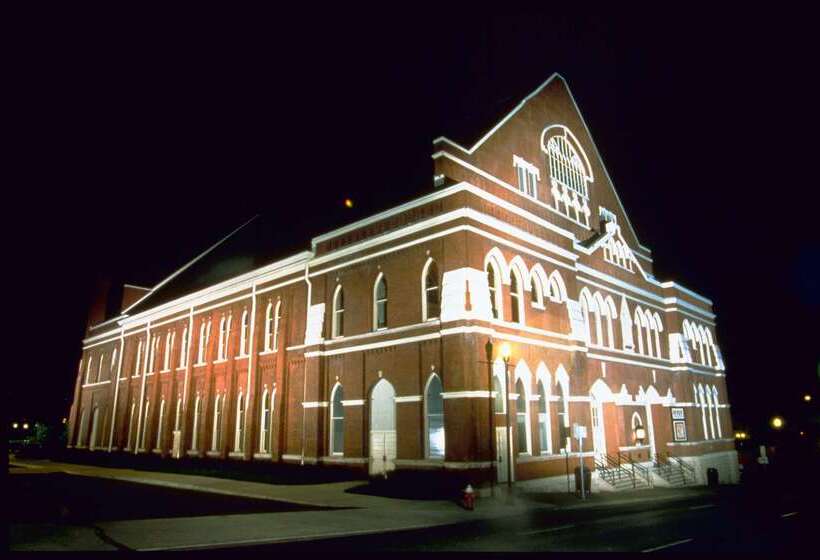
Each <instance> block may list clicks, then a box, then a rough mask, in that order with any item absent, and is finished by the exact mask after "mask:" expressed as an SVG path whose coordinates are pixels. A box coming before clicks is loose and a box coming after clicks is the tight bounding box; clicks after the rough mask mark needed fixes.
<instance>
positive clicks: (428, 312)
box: [421, 259, 441, 321]
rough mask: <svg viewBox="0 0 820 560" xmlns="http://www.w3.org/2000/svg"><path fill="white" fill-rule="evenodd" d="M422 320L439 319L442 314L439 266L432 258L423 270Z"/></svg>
mask: <svg viewBox="0 0 820 560" xmlns="http://www.w3.org/2000/svg"><path fill="white" fill-rule="evenodd" d="M422 286H423V290H422V300H421V311H422V320H423V321H428V320H430V319H438V317H439V315H441V299H440V298H441V290H439V280H438V267H437V266H436V262H435V261H434V260H432V259H430V260H428V261H427V265H426V266H425V267H424V269H423V270H422Z"/></svg>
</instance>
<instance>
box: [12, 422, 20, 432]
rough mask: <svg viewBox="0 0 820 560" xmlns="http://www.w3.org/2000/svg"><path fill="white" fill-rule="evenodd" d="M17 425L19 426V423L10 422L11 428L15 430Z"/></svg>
mask: <svg viewBox="0 0 820 560" xmlns="http://www.w3.org/2000/svg"><path fill="white" fill-rule="evenodd" d="M19 426H20V424H18V423H17V422H13V423H12V425H11V427H12V428H14V429H15V430H16V429H17V428H18V427H19Z"/></svg>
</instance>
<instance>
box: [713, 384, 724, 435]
mask: <svg viewBox="0 0 820 560" xmlns="http://www.w3.org/2000/svg"><path fill="white" fill-rule="evenodd" d="M712 406H713V407H714V408H715V424H717V437H719V438H721V437H723V431H722V430H721V429H720V407H719V406H718V391H717V387H715V386H712Z"/></svg>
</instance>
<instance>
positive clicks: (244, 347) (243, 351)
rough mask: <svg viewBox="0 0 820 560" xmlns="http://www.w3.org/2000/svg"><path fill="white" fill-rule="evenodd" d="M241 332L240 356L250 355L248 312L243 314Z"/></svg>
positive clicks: (245, 311)
mask: <svg viewBox="0 0 820 560" xmlns="http://www.w3.org/2000/svg"><path fill="white" fill-rule="evenodd" d="M239 328H240V331H239V355H240V356H247V355H248V310H247V309H245V310H244V311H243V312H242V321H241V322H240V327H239Z"/></svg>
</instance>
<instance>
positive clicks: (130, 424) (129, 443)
mask: <svg viewBox="0 0 820 560" xmlns="http://www.w3.org/2000/svg"><path fill="white" fill-rule="evenodd" d="M136 410H137V403H135V402H133V401H132V402H131V413H130V414H129V415H128V441H126V442H125V449H126V450H127V451H130V450H131V449H133V448H132V442H133V441H134V438H135V437H136V433H134V424H135V422H136V418H135V413H136Z"/></svg>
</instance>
